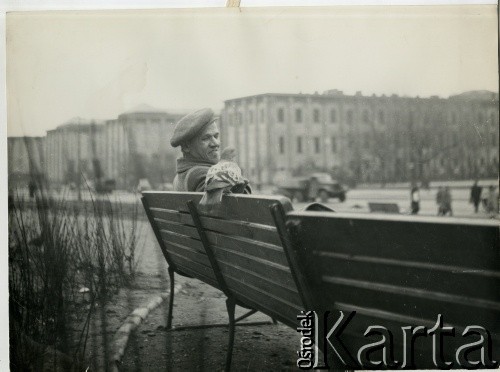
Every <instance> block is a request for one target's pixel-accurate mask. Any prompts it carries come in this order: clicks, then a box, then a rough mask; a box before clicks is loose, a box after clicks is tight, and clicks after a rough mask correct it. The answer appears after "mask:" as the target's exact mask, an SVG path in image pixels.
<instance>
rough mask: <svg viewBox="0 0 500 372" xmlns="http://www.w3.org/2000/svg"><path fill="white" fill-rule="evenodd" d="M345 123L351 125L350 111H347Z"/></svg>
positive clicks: (351, 116)
mask: <svg viewBox="0 0 500 372" xmlns="http://www.w3.org/2000/svg"><path fill="white" fill-rule="evenodd" d="M346 121H347V124H352V122H353V115H352V110H347V113H346Z"/></svg>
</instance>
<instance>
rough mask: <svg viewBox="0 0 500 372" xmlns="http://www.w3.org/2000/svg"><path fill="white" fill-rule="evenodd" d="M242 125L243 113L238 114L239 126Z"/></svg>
mask: <svg viewBox="0 0 500 372" xmlns="http://www.w3.org/2000/svg"><path fill="white" fill-rule="evenodd" d="M242 123H243V115H242V114H241V112H238V124H242Z"/></svg>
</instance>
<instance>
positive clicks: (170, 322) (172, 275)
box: [167, 267, 175, 329]
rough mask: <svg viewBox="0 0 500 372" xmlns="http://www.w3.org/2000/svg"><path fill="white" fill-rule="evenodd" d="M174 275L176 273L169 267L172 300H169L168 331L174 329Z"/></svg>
mask: <svg viewBox="0 0 500 372" xmlns="http://www.w3.org/2000/svg"><path fill="white" fill-rule="evenodd" d="M174 275H175V272H174V270H173V269H172V268H171V267H169V268H168V276H169V277H170V296H169V297H170V298H169V303H168V319H167V329H171V328H172V311H173V310H174V294H175V290H174Z"/></svg>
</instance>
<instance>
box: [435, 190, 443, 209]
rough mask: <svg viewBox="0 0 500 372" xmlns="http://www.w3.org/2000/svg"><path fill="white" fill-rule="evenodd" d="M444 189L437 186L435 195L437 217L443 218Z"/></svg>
mask: <svg viewBox="0 0 500 372" xmlns="http://www.w3.org/2000/svg"><path fill="white" fill-rule="evenodd" d="M443 202H444V187H443V186H439V188H438V192H437V194H436V204H437V206H438V216H444V203H443Z"/></svg>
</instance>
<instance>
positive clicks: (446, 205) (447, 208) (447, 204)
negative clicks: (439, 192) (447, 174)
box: [443, 186, 453, 216]
mask: <svg viewBox="0 0 500 372" xmlns="http://www.w3.org/2000/svg"><path fill="white" fill-rule="evenodd" d="M451 203H452V198H451V192H450V188H449V187H448V186H446V187H445V188H444V192H443V216H446V215H447V214H448V213H449V214H450V216H453V208H452V207H451Z"/></svg>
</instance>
